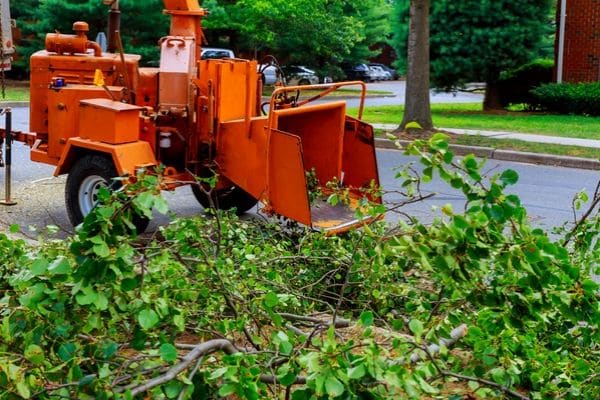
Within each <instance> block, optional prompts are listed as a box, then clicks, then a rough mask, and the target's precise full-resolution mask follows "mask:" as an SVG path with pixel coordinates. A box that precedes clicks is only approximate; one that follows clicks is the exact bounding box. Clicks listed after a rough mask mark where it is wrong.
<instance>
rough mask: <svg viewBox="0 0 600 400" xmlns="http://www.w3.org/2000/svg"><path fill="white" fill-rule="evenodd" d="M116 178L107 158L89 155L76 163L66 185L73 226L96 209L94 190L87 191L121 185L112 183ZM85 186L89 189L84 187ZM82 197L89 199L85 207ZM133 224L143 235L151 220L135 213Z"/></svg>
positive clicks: (68, 210) (66, 199)
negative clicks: (102, 186) (103, 186)
mask: <svg viewBox="0 0 600 400" xmlns="http://www.w3.org/2000/svg"><path fill="white" fill-rule="evenodd" d="M116 176H117V170H116V169H115V166H114V164H113V161H112V160H111V159H110V158H108V157H106V156H103V155H100V154H88V155H85V156H83V157H81V158H80V159H78V160H77V161H76V162H75V164H74V165H73V168H71V171H70V172H69V175H68V176H67V183H66V185H65V204H66V206H67V215H68V216H69V220H70V221H71V224H73V226H77V225H79V224H80V223H82V222H83V219H84V218H85V216H86V215H87V214H88V213H89V212H90V211H91V209H92V208H93V207H94V205H93V204H91V203H93V201H94V197H95V194H94V193H93V190H88V191H85V190H86V189H98V188H99V187H100V186H101V185H105V186H109V185H112V187H113V188H114V187H115V186H114V185H119V183H116V182H114V181H111V179H112V178H114V177H116ZM101 181H103V182H101ZM91 184H92V185H91ZM84 185H86V186H87V187H84ZM90 185H91V186H93V188H91V187H90ZM81 190H84V191H85V193H80V191H81ZM82 195H83V196H87V197H88V199H86V200H87V201H86V200H83V199H82V201H83V202H85V203H86V204H83V205H82V203H81V202H80V197H81V196H82ZM132 222H133V225H135V227H136V231H137V233H138V234H141V233H143V232H144V231H145V230H146V228H147V227H148V224H149V223H150V220H149V219H148V218H146V217H144V216H141V215H139V214H137V213H135V214H134V215H133V221H132Z"/></svg>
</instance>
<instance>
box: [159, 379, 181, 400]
mask: <svg viewBox="0 0 600 400" xmlns="http://www.w3.org/2000/svg"><path fill="white" fill-rule="evenodd" d="M182 388H183V384H182V383H181V382H178V381H175V380H173V381H170V382H169V383H167V384H166V385H165V386H164V391H165V395H166V396H167V398H168V399H175V398H177V396H179V393H180V392H181V389H182Z"/></svg>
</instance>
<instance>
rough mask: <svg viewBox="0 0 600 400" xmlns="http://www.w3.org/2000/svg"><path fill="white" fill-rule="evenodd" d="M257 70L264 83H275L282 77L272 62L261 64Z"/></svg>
mask: <svg viewBox="0 0 600 400" xmlns="http://www.w3.org/2000/svg"><path fill="white" fill-rule="evenodd" d="M256 70H257V71H258V72H259V73H260V75H261V79H262V83H263V85H274V84H275V82H277V81H278V80H279V79H280V77H279V73H278V71H277V67H275V66H274V65H271V64H259V65H257V66H256Z"/></svg>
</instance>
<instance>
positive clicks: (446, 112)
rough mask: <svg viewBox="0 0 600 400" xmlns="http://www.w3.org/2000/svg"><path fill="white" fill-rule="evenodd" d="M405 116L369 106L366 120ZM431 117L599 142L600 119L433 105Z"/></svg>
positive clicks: (450, 123)
mask: <svg viewBox="0 0 600 400" xmlns="http://www.w3.org/2000/svg"><path fill="white" fill-rule="evenodd" d="M349 112H352V110H349ZM403 113H404V106H403V105H395V106H376V107H366V108H365V112H364V117H363V119H364V120H365V121H367V122H370V123H384V124H399V123H400V121H401V120H402V115H403ZM431 114H432V118H433V123H434V125H435V126H437V127H442V128H462V129H478V130H482V131H488V130H489V131H506V132H521V133H530V134H539V135H550V136H560V137H572V138H581V139H600V117H590V116H582V115H558V114H547V113H532V112H524V111H520V112H519V111H505V112H494V113H490V112H484V111H483V110H482V106H481V104H479V103H453V104H432V105H431Z"/></svg>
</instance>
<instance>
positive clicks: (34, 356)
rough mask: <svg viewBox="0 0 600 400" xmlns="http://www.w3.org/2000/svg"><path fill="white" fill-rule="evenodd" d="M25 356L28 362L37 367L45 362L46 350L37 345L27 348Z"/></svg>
mask: <svg viewBox="0 0 600 400" xmlns="http://www.w3.org/2000/svg"><path fill="white" fill-rule="evenodd" d="M24 356H25V358H26V359H27V360H29V361H31V362H32V363H33V364H36V365H40V364H42V363H43V362H44V350H42V348H41V347H40V346H38V345H36V344H30V345H29V346H27V348H26V349H25V353H24Z"/></svg>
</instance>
